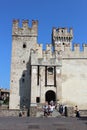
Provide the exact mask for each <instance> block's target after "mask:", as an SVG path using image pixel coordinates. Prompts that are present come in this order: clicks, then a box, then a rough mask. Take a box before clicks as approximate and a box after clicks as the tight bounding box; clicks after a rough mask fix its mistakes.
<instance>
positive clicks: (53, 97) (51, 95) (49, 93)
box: [45, 90, 56, 102]
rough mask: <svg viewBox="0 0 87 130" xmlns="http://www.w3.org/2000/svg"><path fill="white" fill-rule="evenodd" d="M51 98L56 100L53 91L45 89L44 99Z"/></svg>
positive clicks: (50, 99)
mask: <svg viewBox="0 0 87 130" xmlns="http://www.w3.org/2000/svg"><path fill="white" fill-rule="evenodd" d="M52 100H53V101H56V94H55V92H54V91H52V90H49V91H47V92H46V94H45V101H48V102H50V101H52Z"/></svg>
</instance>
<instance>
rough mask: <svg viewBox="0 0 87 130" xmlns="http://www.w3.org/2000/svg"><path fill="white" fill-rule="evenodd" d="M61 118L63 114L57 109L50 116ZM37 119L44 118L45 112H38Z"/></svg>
mask: <svg viewBox="0 0 87 130" xmlns="http://www.w3.org/2000/svg"><path fill="white" fill-rule="evenodd" d="M59 116H61V114H60V113H59V112H58V111H57V110H56V109H54V111H53V113H52V115H51V116H49V117H59ZM36 117H44V112H43V111H38V112H37V114H36Z"/></svg>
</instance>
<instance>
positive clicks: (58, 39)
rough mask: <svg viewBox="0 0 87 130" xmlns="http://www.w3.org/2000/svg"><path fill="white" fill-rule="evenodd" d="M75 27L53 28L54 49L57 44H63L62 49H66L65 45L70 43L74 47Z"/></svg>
mask: <svg viewBox="0 0 87 130" xmlns="http://www.w3.org/2000/svg"><path fill="white" fill-rule="evenodd" d="M72 39H73V29H72V28H70V29H69V31H68V28H53V30H52V43H53V47H54V51H56V46H57V45H61V48H60V49H61V50H62V51H64V45H70V47H72Z"/></svg>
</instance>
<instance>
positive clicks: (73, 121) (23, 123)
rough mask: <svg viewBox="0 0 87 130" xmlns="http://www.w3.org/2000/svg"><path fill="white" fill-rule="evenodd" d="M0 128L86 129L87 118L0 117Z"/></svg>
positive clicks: (16, 129)
mask: <svg viewBox="0 0 87 130" xmlns="http://www.w3.org/2000/svg"><path fill="white" fill-rule="evenodd" d="M0 130H87V118H81V119H77V118H71V117H57V118H53V117H49V118H46V117H43V118H42V117H39V118H31V117H0Z"/></svg>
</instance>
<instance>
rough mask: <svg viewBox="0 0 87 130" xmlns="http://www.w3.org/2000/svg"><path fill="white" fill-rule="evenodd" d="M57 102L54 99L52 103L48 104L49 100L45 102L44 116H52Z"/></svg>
mask: <svg viewBox="0 0 87 130" xmlns="http://www.w3.org/2000/svg"><path fill="white" fill-rule="evenodd" d="M55 107H56V106H55V104H54V102H53V101H50V103H49V104H48V102H45V104H44V106H43V111H44V116H46V117H47V116H52V113H53V110H54V109H55Z"/></svg>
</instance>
